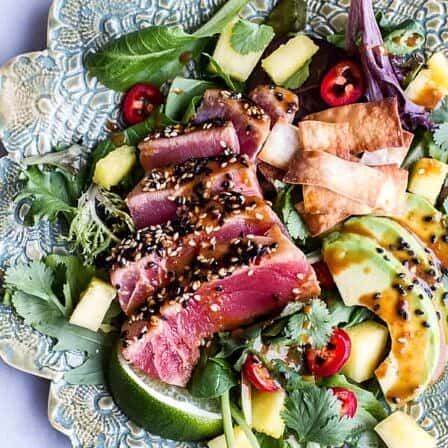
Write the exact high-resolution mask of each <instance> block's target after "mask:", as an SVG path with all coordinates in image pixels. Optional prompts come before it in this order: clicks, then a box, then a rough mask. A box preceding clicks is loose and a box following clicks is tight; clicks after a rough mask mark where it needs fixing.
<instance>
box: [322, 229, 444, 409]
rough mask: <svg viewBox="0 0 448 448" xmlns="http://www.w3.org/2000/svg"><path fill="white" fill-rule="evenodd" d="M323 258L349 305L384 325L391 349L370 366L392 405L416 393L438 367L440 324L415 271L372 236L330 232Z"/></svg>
mask: <svg viewBox="0 0 448 448" xmlns="http://www.w3.org/2000/svg"><path fill="white" fill-rule="evenodd" d="M323 256H324V260H325V262H326V263H327V265H328V268H329V269H330V271H331V273H332V275H333V279H334V281H335V283H336V285H337V287H338V289H339V292H340V294H341V296H342V299H343V300H344V302H345V304H346V305H348V306H352V305H360V306H364V307H367V308H368V309H370V310H371V311H373V312H374V313H375V314H376V315H377V316H378V317H379V318H380V319H381V320H383V321H384V322H385V323H386V324H387V327H388V330H389V334H390V338H391V350H390V353H389V354H388V356H387V358H386V359H385V360H384V362H383V363H381V364H380V366H379V367H378V368H377V369H376V370H375V375H376V377H377V379H378V381H379V383H380V386H381V388H382V390H383V393H384V395H385V397H386V399H387V401H388V402H389V404H390V405H391V406H402V405H404V404H405V403H407V402H408V401H410V400H413V399H414V398H416V397H418V396H419V395H420V394H421V393H422V392H423V391H424V389H425V388H426V387H427V386H428V385H429V383H430V381H431V379H432V378H433V376H434V374H435V372H436V371H437V367H438V362H439V356H440V328H439V322H438V319H437V316H436V312H435V310H434V307H433V305H432V302H431V299H430V298H429V296H428V295H427V293H426V291H425V290H424V289H423V288H422V286H421V285H420V284H419V283H417V284H415V283H414V282H413V280H414V276H413V275H411V273H410V272H409V271H408V270H407V269H406V268H405V267H404V266H403V265H402V264H401V263H400V262H399V261H398V260H397V259H396V258H395V257H394V256H393V255H392V254H391V253H390V252H388V251H385V250H384V249H383V248H382V247H381V246H379V245H378V244H377V243H376V242H375V241H374V240H373V239H371V238H368V237H366V236H362V235H357V234H354V233H345V232H343V233H339V232H335V233H332V234H330V235H329V236H328V237H327V238H326V239H325V240H324V246H323Z"/></svg>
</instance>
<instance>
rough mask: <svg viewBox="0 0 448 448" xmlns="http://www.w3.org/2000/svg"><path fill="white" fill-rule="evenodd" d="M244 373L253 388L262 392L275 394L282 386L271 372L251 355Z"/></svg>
mask: <svg viewBox="0 0 448 448" xmlns="http://www.w3.org/2000/svg"><path fill="white" fill-rule="evenodd" d="M243 373H244V375H245V376H246V378H247V379H248V380H249V381H250V382H251V384H252V386H254V387H255V388H256V389H258V390H259V391H262V392H275V391H276V390H279V389H280V385H279V384H278V383H277V381H275V379H274V378H272V377H271V375H270V374H269V370H268V369H267V368H266V366H264V365H263V363H262V362H261V361H259V360H258V359H257V358H256V357H255V356H253V355H249V356H248V357H247V359H246V362H245V363H244V366H243Z"/></svg>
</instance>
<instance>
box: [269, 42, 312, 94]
mask: <svg viewBox="0 0 448 448" xmlns="http://www.w3.org/2000/svg"><path fill="white" fill-rule="evenodd" d="M318 50H319V47H318V46H317V45H316V44H315V43H314V42H313V41H312V40H311V39H310V38H309V37H308V36H305V35H304V34H298V35H297V36H295V37H293V38H292V39H290V40H288V42H286V44H283V45H280V47H278V48H277V50H275V51H274V52H273V53H271V54H270V55H269V56H268V57H267V58H265V59H263V60H262V61H261V66H262V67H263V69H264V71H265V72H266V73H267V74H268V75H269V76H270V77H271V79H272V80H273V81H274V82H275V83H276V84H279V85H282V84H283V83H284V82H285V81H286V80H288V79H289V78H290V77H291V76H292V75H294V73H296V72H297V71H298V70H299V69H301V68H302V67H303V66H304V65H305V63H306V62H307V61H308V60H309V59H310V58H312V57H313V56H314V54H315V53H317V51H318Z"/></svg>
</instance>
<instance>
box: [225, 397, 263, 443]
mask: <svg viewBox="0 0 448 448" xmlns="http://www.w3.org/2000/svg"><path fill="white" fill-rule="evenodd" d="M230 412H231V414H232V417H233V419H234V420H235V421H236V422H237V423H238V425H239V427H240V428H241V429H242V430H243V431H244V434H246V437H247V440H249V442H250V444H251V445H252V448H260V444H259V443H258V440H257V438H256V437H255V434H254V433H253V432H252V430H251V429H250V427H249V425H248V424H247V423H246V420H245V419H244V417H243V415H242V414H241V412H240V410H239V409H238V408H237V407H236V406H235V405H234V404H233V403H231V404H230Z"/></svg>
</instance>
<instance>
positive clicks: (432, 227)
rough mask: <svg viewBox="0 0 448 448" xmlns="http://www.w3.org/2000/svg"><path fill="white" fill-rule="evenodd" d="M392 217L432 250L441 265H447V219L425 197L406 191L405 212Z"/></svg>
mask: <svg viewBox="0 0 448 448" xmlns="http://www.w3.org/2000/svg"><path fill="white" fill-rule="evenodd" d="M394 219H395V220H396V221H398V222H399V223H400V224H401V225H402V226H403V227H405V228H406V229H408V230H410V231H411V232H412V233H414V234H415V235H416V236H417V237H418V238H419V240H420V241H422V242H423V244H424V245H425V246H426V247H427V248H428V249H430V250H432V251H433V252H434V254H435V255H436V257H437V258H438V259H439V260H440V261H441V263H442V265H443V266H445V267H447V266H448V227H447V221H446V219H445V218H444V217H443V215H442V213H440V212H439V211H438V210H437V209H436V208H434V207H433V206H432V204H431V203H430V202H429V201H428V200H427V199H425V198H424V197H423V196H419V195H417V194H412V193H407V194H406V209H405V212H404V214H403V215H401V216H395V217H394Z"/></svg>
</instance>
